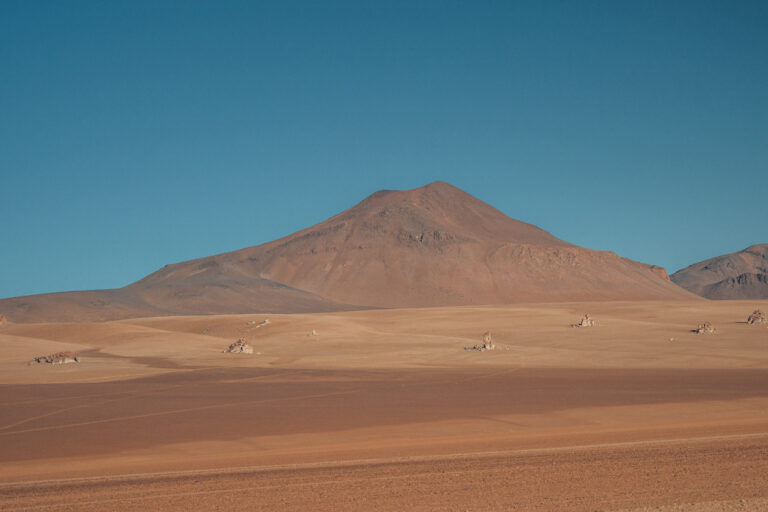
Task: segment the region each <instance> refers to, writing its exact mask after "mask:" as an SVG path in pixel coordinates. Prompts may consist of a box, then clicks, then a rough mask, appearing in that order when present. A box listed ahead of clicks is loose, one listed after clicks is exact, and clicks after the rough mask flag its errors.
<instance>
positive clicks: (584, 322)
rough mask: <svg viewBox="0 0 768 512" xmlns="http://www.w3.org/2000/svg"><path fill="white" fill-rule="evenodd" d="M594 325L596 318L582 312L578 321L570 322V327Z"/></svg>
mask: <svg viewBox="0 0 768 512" xmlns="http://www.w3.org/2000/svg"><path fill="white" fill-rule="evenodd" d="M596 325H597V320H595V319H594V318H592V317H591V316H589V313H584V316H583V317H581V320H579V323H577V324H571V327H594V326H596Z"/></svg>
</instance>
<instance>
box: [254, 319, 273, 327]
mask: <svg viewBox="0 0 768 512" xmlns="http://www.w3.org/2000/svg"><path fill="white" fill-rule="evenodd" d="M271 323H272V322H270V321H269V320H262V321H261V322H259V323H258V324H256V320H251V321H250V322H248V325H254V324H256V327H254V329H258V328H259V327H264V326H265V325H269V324H271Z"/></svg>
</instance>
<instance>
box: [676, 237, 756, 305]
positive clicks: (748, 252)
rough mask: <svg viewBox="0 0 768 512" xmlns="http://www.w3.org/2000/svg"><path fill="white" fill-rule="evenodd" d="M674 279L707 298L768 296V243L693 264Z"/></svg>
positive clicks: (679, 272)
mask: <svg viewBox="0 0 768 512" xmlns="http://www.w3.org/2000/svg"><path fill="white" fill-rule="evenodd" d="M671 278H672V280H673V281H674V282H675V283H677V284H679V285H680V286H682V287H683V288H685V289H686V290H690V291H691V292H693V293H695V294H697V295H701V296H702V297H706V298H708V299H768V244H759V245H753V246H751V247H747V248H746V249H744V250H743V251H739V252H734V253H731V254H725V255H723V256H717V257H716V258H711V259H708V260H706V261H702V262H699V263H694V264H693V265H691V266H689V267H686V268H684V269H682V270H678V271H677V272H675V273H674V274H672V276H671Z"/></svg>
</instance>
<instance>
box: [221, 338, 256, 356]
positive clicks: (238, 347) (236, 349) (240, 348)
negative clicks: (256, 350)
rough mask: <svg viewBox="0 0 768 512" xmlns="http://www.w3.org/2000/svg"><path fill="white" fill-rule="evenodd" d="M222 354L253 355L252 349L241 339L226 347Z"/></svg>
mask: <svg viewBox="0 0 768 512" xmlns="http://www.w3.org/2000/svg"><path fill="white" fill-rule="evenodd" d="M224 353H226V354H253V348H252V347H251V346H249V345H248V343H246V342H245V340H244V339H243V338H240V339H238V340H237V341H236V342H234V343H232V344H231V345H230V346H228V347H227V348H226V349H225V350H224Z"/></svg>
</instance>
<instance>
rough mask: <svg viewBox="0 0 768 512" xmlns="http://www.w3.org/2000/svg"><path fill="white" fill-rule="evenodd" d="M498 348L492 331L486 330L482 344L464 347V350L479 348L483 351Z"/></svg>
mask: <svg viewBox="0 0 768 512" xmlns="http://www.w3.org/2000/svg"><path fill="white" fill-rule="evenodd" d="M495 348H496V345H494V344H493V339H492V337H491V331H486V332H485V333H484V334H483V344H482V345H474V346H472V347H464V350H479V351H480V352H483V351H485V350H493V349H495Z"/></svg>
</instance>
